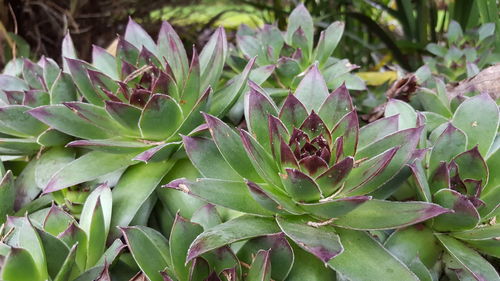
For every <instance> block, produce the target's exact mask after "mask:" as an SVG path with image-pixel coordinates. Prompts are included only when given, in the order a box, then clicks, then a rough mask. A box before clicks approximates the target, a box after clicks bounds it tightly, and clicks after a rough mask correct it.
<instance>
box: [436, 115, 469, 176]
mask: <svg viewBox="0 0 500 281" xmlns="http://www.w3.org/2000/svg"><path fill="white" fill-rule="evenodd" d="M466 147H467V136H466V135H465V133H464V132H463V131H462V130H460V129H457V128H455V126H453V125H452V124H451V123H449V124H448V126H447V127H446V129H445V130H444V131H443V133H442V134H441V135H440V136H439V138H438V139H437V140H436V142H435V143H434V146H433V147H432V150H431V154H430V158H429V174H432V173H433V172H434V171H435V170H436V168H437V167H438V166H439V164H440V162H441V161H445V162H449V161H450V160H451V159H453V158H454V157H455V156H456V155H458V154H460V153H462V152H464V151H465V149H466Z"/></svg>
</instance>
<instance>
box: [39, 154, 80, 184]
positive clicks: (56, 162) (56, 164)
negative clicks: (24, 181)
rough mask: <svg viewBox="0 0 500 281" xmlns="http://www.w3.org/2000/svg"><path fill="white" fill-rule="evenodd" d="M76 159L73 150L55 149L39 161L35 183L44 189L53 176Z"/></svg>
mask: <svg viewBox="0 0 500 281" xmlns="http://www.w3.org/2000/svg"><path fill="white" fill-rule="evenodd" d="M74 159H75V152H74V151H73V150H72V149H67V148H62V147H53V148H51V149H49V150H47V151H46V152H45V153H43V154H42V156H41V157H40V158H39V159H38V161H37V164H36V170H35V181H36V184H37V185H38V187H40V188H44V187H45V186H47V184H48V183H49V180H50V179H51V178H52V176H53V175H54V174H55V173H56V172H57V171H59V170H60V169H61V168H63V167H64V166H66V165H67V164H69V163H70V162H71V161H73V160H74Z"/></svg>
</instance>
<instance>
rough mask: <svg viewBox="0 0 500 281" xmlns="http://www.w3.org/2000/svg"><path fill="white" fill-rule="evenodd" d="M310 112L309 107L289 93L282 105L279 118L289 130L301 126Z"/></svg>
mask: <svg viewBox="0 0 500 281" xmlns="http://www.w3.org/2000/svg"><path fill="white" fill-rule="evenodd" d="M308 115H309V114H308V113H307V109H306V107H305V106H304V104H302V102H300V101H299V100H298V99H297V97H295V96H294V95H288V96H287V98H286V99H285V101H284V103H283V106H282V107H281V110H280V114H279V118H280V120H281V121H282V122H283V124H285V126H286V128H287V129H288V131H289V132H291V131H293V129H294V128H299V127H300V125H301V124H302V123H303V122H304V120H305V119H306V118H307V116H308Z"/></svg>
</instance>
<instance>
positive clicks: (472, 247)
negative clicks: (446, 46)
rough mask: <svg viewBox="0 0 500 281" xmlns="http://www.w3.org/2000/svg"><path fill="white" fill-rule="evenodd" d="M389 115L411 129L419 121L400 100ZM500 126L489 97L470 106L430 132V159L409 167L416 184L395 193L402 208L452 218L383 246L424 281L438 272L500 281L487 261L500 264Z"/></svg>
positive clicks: (402, 233)
mask: <svg viewBox="0 0 500 281" xmlns="http://www.w3.org/2000/svg"><path fill="white" fill-rule="evenodd" d="M478 109H480V110H478ZM392 114H399V115H400V116H402V118H403V119H406V120H409V122H412V120H413V121H414V120H415V119H416V118H417V113H416V112H415V111H414V110H413V109H412V108H411V107H410V106H409V105H408V104H406V103H404V102H402V101H397V100H392V101H390V102H389V104H388V105H387V109H386V115H392ZM426 116H427V115H426ZM499 120H500V114H499V109H498V106H497V105H496V103H495V101H494V100H493V99H492V98H491V97H490V96H489V95H488V94H482V95H477V96H474V97H472V98H467V99H466V100H465V101H463V102H462V103H461V104H460V105H459V106H458V107H457V108H456V110H455V112H454V114H453V116H452V117H451V119H450V120H449V122H445V123H443V124H441V125H440V126H438V127H437V128H435V129H432V130H429V138H428V140H426V142H427V143H428V144H429V145H428V146H429V150H428V153H427V154H426V155H425V156H424V157H423V158H422V159H420V160H418V161H415V162H414V163H412V164H410V165H409V166H408V170H409V171H411V174H412V178H411V179H410V180H409V181H408V182H407V183H406V184H405V187H404V188H403V189H402V190H400V191H399V192H398V193H399V194H397V197H398V199H399V200H405V199H409V198H417V199H418V200H421V201H424V202H434V203H436V204H439V205H441V206H442V207H445V208H449V209H452V210H453V212H452V213H447V214H443V215H440V216H438V217H436V218H434V219H432V220H431V221H430V222H429V223H426V224H425V225H418V226H412V227H409V228H403V229H398V230H396V231H395V232H394V233H392V234H391V236H389V238H387V240H386V241H385V243H384V245H385V247H386V248H387V249H388V250H389V251H391V252H393V254H394V255H396V256H398V257H399V258H400V259H401V260H403V261H404V262H405V263H406V264H407V265H408V266H409V267H410V268H412V267H420V268H421V269H422V270H423V271H422V272H425V276H426V277H425V280H431V279H429V278H432V280H435V279H437V278H438V277H439V276H440V275H441V271H444V274H445V275H446V276H448V278H449V280H456V279H458V280H466V279H467V278H469V279H471V280H472V279H475V280H499V278H500V277H499V275H498V272H497V271H496V270H495V265H494V264H493V265H492V264H490V262H489V261H488V260H487V259H485V258H484V257H482V255H485V256H489V257H494V258H499V257H500V252H499V249H500V244H499V241H498V239H497V238H495V237H499V235H500V228H499V225H498V224H497V223H496V217H497V216H498V214H499V212H498V211H499V206H500V195H499V194H500V193H499V192H500V184H499V182H498V176H497V175H498V169H499V168H500V166H499V164H498V163H499V160H500V152H499V146H498V128H499ZM432 127H435V126H432ZM480 253H481V254H482V255H481V254H480ZM422 265H425V267H423V266H422ZM421 279H422V280H424V278H423V277H421Z"/></svg>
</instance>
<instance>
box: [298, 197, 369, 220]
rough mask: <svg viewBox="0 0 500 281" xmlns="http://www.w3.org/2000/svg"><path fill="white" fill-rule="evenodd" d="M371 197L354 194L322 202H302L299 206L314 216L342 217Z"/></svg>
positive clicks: (326, 217)
mask: <svg viewBox="0 0 500 281" xmlns="http://www.w3.org/2000/svg"><path fill="white" fill-rule="evenodd" d="M370 199H371V198H370V197H369V196H353V197H345V198H339V199H331V200H325V201H323V202H320V203H310V204H307V203H300V204H299V206H300V207H302V208H303V209H304V210H306V211H307V212H309V213H311V214H312V215H314V216H319V217H322V218H325V219H330V218H338V217H341V216H343V215H345V214H347V213H349V212H350V211H352V210H354V209H356V208H357V207H359V206H360V205H361V204H363V203H364V202H365V201H367V200H370Z"/></svg>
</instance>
